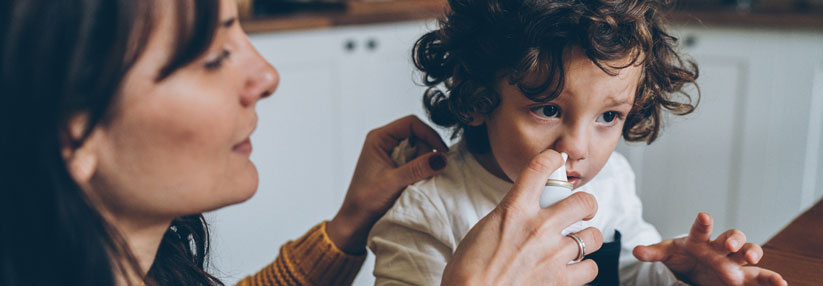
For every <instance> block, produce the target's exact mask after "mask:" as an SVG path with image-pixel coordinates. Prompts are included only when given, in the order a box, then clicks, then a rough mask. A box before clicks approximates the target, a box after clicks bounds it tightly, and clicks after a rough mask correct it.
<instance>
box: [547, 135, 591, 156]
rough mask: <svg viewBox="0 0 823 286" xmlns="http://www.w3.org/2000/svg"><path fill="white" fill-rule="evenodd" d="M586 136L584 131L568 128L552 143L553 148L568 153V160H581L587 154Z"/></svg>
mask: <svg viewBox="0 0 823 286" xmlns="http://www.w3.org/2000/svg"><path fill="white" fill-rule="evenodd" d="M587 146H588V138H587V135H586V132H582V131H575V130H570V131H568V132H566V133H564V134H563V135H561V136H560V137H559V138H557V141H556V142H555V144H554V150H555V151H557V152H563V153H566V154H569V160H582V159H585V158H586V156H587V155H588V148H587Z"/></svg>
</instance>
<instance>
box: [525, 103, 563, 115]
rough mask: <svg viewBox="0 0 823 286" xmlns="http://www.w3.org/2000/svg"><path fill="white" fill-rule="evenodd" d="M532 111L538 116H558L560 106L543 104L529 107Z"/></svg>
mask: <svg viewBox="0 0 823 286" xmlns="http://www.w3.org/2000/svg"><path fill="white" fill-rule="evenodd" d="M531 111H532V113H534V114H535V115H537V116H540V117H546V118H552V117H560V107H558V106H557V105H544V106H538V107H535V108H532V109H531Z"/></svg>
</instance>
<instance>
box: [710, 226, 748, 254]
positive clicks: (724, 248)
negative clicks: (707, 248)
mask: <svg viewBox="0 0 823 286" xmlns="http://www.w3.org/2000/svg"><path fill="white" fill-rule="evenodd" d="M744 244H746V234H744V233H743V232H742V231H739V230H736V229H730V230H727V231H726V232H724V233H722V234H720V235H719V236H717V239H715V240H714V241H712V248H714V249H715V250H717V251H720V252H723V253H732V252H737V251H738V250H740V248H741V247H743V245H744Z"/></svg>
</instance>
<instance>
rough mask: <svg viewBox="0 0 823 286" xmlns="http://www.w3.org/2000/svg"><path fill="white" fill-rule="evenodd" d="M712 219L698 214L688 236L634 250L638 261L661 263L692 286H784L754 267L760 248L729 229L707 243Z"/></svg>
mask: <svg viewBox="0 0 823 286" xmlns="http://www.w3.org/2000/svg"><path fill="white" fill-rule="evenodd" d="M712 226H713V222H712V217H711V216H710V215H709V214H707V213H700V214H698V215H697V219H695V221H694V225H692V229H691V230H690V231H689V236H688V237H681V238H675V239H667V240H664V241H662V242H660V243H658V244H654V245H650V246H638V247H635V248H634V252H633V254H634V256H635V257H637V259H639V260H640V261H647V262H652V261H662V262H663V264H665V265H666V266H668V267H669V269H671V270H672V272H674V273H675V274H676V275H677V276H678V277H679V278H681V279H682V278H686V279H684V280H690V282H691V283H692V284H696V285H780V286H783V285H787V284H788V283H787V282H786V281H785V280H783V277H781V276H780V274H778V273H777V272H774V271H771V270H768V269H763V268H760V267H757V266H752V265H748V264H757V262H759V261H760V258H762V257H763V249H762V248H760V246H759V245H757V244H754V243H746V236H745V235H744V234H743V233H742V232H740V231H739V230H729V231H726V232H724V233H723V234H721V235H720V236H718V237H717V239H715V240H711V235H712Z"/></svg>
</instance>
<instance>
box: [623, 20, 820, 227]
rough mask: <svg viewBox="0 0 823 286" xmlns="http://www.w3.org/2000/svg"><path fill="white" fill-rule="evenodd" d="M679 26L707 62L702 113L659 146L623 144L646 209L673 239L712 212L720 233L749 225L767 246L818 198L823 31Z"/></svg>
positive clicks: (670, 129) (676, 122) (677, 124)
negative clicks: (819, 76)
mask: <svg viewBox="0 0 823 286" xmlns="http://www.w3.org/2000/svg"><path fill="white" fill-rule="evenodd" d="M676 32H677V33H676V34H677V35H678V36H679V37H680V38H681V39H683V40H684V41H683V42H686V43H690V44H689V45H687V46H686V47H684V52H685V53H686V54H688V55H691V56H692V57H693V58H694V59H695V60H696V61H697V63H698V65H699V66H700V69H701V73H700V78H699V80H698V83H699V85H700V89H701V92H702V96H703V97H702V101H701V102H700V106H699V107H698V109H697V111H696V112H695V113H694V114H692V115H689V116H686V117H684V118H674V119H672V120H669V121H668V122H667V124H666V126H665V129H664V133H663V135H662V137H661V138H660V139H659V140H658V141H657V142H655V143H653V144H652V145H651V146H648V147H645V146H642V145H636V144H628V145H627V144H623V145H622V146H621V147H620V149H619V150H622V151H623V152H626V153H627V155H628V157H629V158H630V161H631V162H632V164H633V166H634V168H635V171H636V172H637V173H638V189H639V192H640V197H641V199H642V200H643V203H644V208H645V215H644V216H645V217H646V218H647V219H648V220H649V221H650V222H651V223H653V224H654V225H656V226H657V227H658V229H659V230H660V232H661V233H662V234H663V235H664V237H669V236H673V235H678V234H682V233H686V232H688V229H689V226H690V224H691V222H692V221H693V219H694V217H695V215H696V213H697V212H699V211H705V212H709V213H711V214H712V215H713V216H714V218H715V223H716V224H717V225H716V227H715V230H717V232H718V233H719V231H722V230H725V229H728V228H739V229H741V230H743V231H744V232H746V234H747V236H748V238H749V240H751V241H754V242H761V243H762V242H764V241H765V240H767V239H768V238H769V237H770V236H771V235H772V234H774V233H776V232H777V231H778V230H779V229H780V228H781V227H782V226H783V225H785V224H786V223H788V222H789V221H790V220H791V218H793V217H794V216H796V215H797V214H798V213H799V212H800V211H802V209H803V208H804V207H805V206H808V205H809V204H810V203H811V202H812V201H814V198H815V190H814V189H815V188H816V187H815V182H816V181H817V180H816V178H817V176H818V172H817V165H818V162H819V160H818V159H817V158H820V156H819V155H818V154H819V149H820V139H819V138H820V129H821V128H820V125H821V124H820V119H819V118H820V116H821V111H820V109H823V107H821V106H820V105H821V104H823V103H822V102H823V101H821V99H820V96H819V95H815V94H814V93H813V87H814V86H815V78H816V75H815V74H816V73H815V71H816V70H820V68H816V67H819V66H821V62H823V56H821V52H820V47H821V46H823V45H821V40H823V36H821V34H820V33H800V32H795V33H792V32H790V31H788V32H787V31H753V30H736V29H717V28H714V29H707V28H689V27H681V28H679V29H677V31H676ZM817 73H819V71H818V72H817ZM818 86H819V84H818ZM817 93H819V92H817ZM815 134H817V135H816V136H815ZM817 197H819V193H818V195H817ZM716 234H717V233H716Z"/></svg>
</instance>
